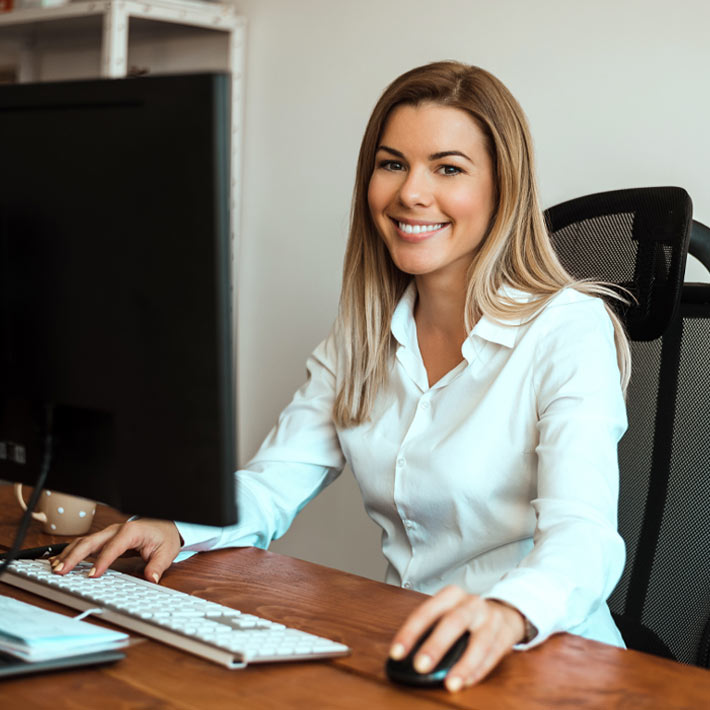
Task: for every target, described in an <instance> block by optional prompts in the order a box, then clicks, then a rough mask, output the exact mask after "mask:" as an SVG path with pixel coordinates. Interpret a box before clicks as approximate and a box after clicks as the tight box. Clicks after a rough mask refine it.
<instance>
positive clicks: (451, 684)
mask: <svg viewBox="0 0 710 710" xmlns="http://www.w3.org/2000/svg"><path fill="white" fill-rule="evenodd" d="M462 686H463V680H461V678H459V677H458V676H457V675H455V676H453V677H449V678H447V679H446V689H447V690H450V691H451V692H452V693H455V692H456V691H457V690H461V687H462Z"/></svg>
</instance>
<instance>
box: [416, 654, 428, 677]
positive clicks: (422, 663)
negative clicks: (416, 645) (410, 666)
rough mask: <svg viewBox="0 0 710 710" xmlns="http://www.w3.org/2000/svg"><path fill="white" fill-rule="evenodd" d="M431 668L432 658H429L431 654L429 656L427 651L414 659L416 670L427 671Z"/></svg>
mask: <svg viewBox="0 0 710 710" xmlns="http://www.w3.org/2000/svg"><path fill="white" fill-rule="evenodd" d="M430 669H431V658H429V656H427V655H426V653H420V654H419V655H418V656H417V657H416V658H415V659H414V670H415V671H417V673H426V672H427V671H428V670H430Z"/></svg>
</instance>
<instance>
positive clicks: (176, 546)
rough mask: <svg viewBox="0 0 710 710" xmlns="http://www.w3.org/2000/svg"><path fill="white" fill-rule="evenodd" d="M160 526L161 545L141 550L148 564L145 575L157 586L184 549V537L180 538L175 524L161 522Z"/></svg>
mask: <svg viewBox="0 0 710 710" xmlns="http://www.w3.org/2000/svg"><path fill="white" fill-rule="evenodd" d="M158 525H159V526H160V528H161V530H162V536H161V537H162V539H161V541H160V543H159V544H158V545H157V546H155V547H154V548H153V549H144V550H141V554H142V555H143V559H144V560H146V563H147V564H146V566H145V570H144V571H143V575H144V576H145V578H146V579H148V580H152V581H154V582H155V583H156V584H157V583H158V582H159V581H160V578H161V577H162V576H163V572H165V570H166V569H167V568H168V567H170V565H171V564H172V563H173V560H174V559H175V558H176V557H177V554H178V552H180V548H181V547H182V537H180V533H179V532H178V529H177V527H176V525H175V523H173V522H166V521H161V522H160V523H159V524H158ZM156 529H157V526H156Z"/></svg>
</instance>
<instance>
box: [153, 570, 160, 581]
mask: <svg viewBox="0 0 710 710" xmlns="http://www.w3.org/2000/svg"><path fill="white" fill-rule="evenodd" d="M153 579H154V580H155V583H156V584H157V583H158V581H159V580H160V577H158V573H157V572H153Z"/></svg>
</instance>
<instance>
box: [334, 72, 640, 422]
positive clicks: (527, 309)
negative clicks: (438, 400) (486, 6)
mask: <svg viewBox="0 0 710 710" xmlns="http://www.w3.org/2000/svg"><path fill="white" fill-rule="evenodd" d="M427 102H431V103H436V104H440V105H443V106H449V107H453V108H458V109H461V110H463V111H466V112H467V113H468V114H469V115H470V116H471V117H472V118H473V119H474V121H475V122H476V123H477V125H478V126H479V128H480V129H481V130H482V132H483V134H484V135H485V137H486V141H487V148H488V151H489V153H490V156H491V160H492V165H493V175H494V181H495V185H496V204H495V207H494V211H493V215H492V218H491V222H490V225H489V228H488V232H487V235H486V236H485V238H484V240H483V242H482V243H481V246H480V247H479V249H478V250H477V252H476V254H475V256H474V257H473V260H472V262H471V265H470V267H469V271H468V286H467V293H466V312H465V322H466V329H467V330H470V329H471V328H472V327H473V324H475V323H476V321H478V319H479V318H480V317H481V316H483V315H486V316H488V317H490V318H492V319H496V320H508V319H510V318H511V317H515V318H521V317H522V318H523V319H532V318H534V317H535V316H536V315H537V314H538V313H539V312H540V311H541V310H542V308H543V307H544V305H545V304H546V303H547V302H548V301H549V300H550V299H551V298H553V297H554V296H555V295H556V294H557V293H558V292H559V291H560V290H561V289H563V288H566V287H573V288H575V289H577V290H578V291H580V292H582V293H586V294H590V295H595V296H601V297H604V298H605V306H606V308H607V311H608V313H609V316H610V317H611V320H612V323H613V325H614V338H615V342H616V349H617V359H618V363H619V369H620V372H621V385H622V388H623V390H624V392H625V391H626V387H627V384H628V381H629V377H630V369H631V356H630V350H629V345H628V340H627V337H626V334H625V332H624V328H623V325H622V323H621V321H620V320H619V318H618V317H617V315H616V314H615V313H614V311H613V310H612V309H611V308H609V306H608V304H607V303H606V299H608V298H614V299H619V298H620V296H619V294H618V293H617V292H616V291H615V290H614V289H613V287H612V286H611V284H604V283H600V282H593V281H588V280H579V279H575V278H573V277H572V276H571V275H570V274H569V273H568V272H567V271H566V270H565V269H564V267H563V266H562V264H561V263H560V261H559V259H558V258H557V255H556V254H555V251H554V249H553V247H552V244H551V242H550V238H549V235H548V232H547V228H546V226H545V221H544V217H543V214H542V210H541V209H540V206H539V200H538V191H537V185H536V182H535V172H534V165H533V147H532V139H531V136H530V131H529V129H528V126H527V120H526V118H525V114H524V113H523V110H522V109H521V107H520V105H519V104H518V102H517V101H516V100H515V98H514V97H513V95H512V94H511V93H510V91H508V89H507V88H506V87H505V86H504V85H503V83H502V82H501V81H499V80H498V79H497V78H496V77H494V76H493V75H492V74H490V73H489V72H487V71H485V70H483V69H480V68H479V67H475V66H469V65H466V64H462V63H459V62H435V63H433V64H428V65H426V66H423V67H418V68H416V69H412V70H411V71H408V72H406V73H405V74H402V76H400V77H398V78H397V79H395V80H394V82H392V84H390V85H389V86H388V87H387V89H386V90H385V92H384V94H383V95H382V97H381V98H380V100H379V101H378V102H377V104H376V106H375V108H374V110H373V112H372V115H371V117H370V120H369V122H368V124H367V128H366V129H365V135H364V136H363V139H362V144H361V146H360V155H359V158H358V164H357V175H356V180H355V188H354V193H353V203H352V211H351V219H350V237H349V239H348V244H347V248H346V253H345V264H344V269H343V285H342V290H341V296H340V306H339V312H338V317H337V320H336V337H337V343H338V357H339V367H338V370H339V373H340V375H339V379H338V384H337V394H336V400H335V407H334V418H335V421H336V422H337V423H338V424H339V425H340V426H343V427H348V426H355V425H357V424H361V423H363V422H364V421H366V420H367V419H368V418H369V415H370V412H371V410H372V406H373V403H374V400H375V397H376V396H377V393H378V392H379V391H380V389H381V388H382V387H383V386H384V385H385V384H386V382H387V378H388V373H389V369H390V367H391V363H392V358H393V356H394V351H395V346H396V343H395V341H394V337H393V336H392V334H391V331H390V323H391V318H392V313H393V312H394V309H395V306H396V305H397V303H398V301H399V299H400V298H401V296H402V294H403V292H404V290H405V289H406V287H407V285H408V284H409V282H410V281H411V276H410V275H409V274H405V273H403V272H402V271H400V270H399V269H398V268H397V267H396V266H395V265H394V263H393V262H392V259H391V258H390V255H389V252H388V250H387V248H386V246H385V244H384V241H383V239H382V238H381V236H380V235H379V233H378V231H377V229H376V227H375V225H374V222H373V220H372V217H371V214H370V210H369V206H368V201H367V192H368V186H369V182H370V177H371V175H372V172H373V169H374V165H375V153H376V151H377V146H378V143H379V140H380V137H381V135H382V132H383V130H384V127H385V124H386V122H387V119H388V117H389V116H390V114H391V113H392V110H393V109H394V108H395V107H397V106H401V105H414V106H416V105H419V104H421V103H427ZM503 285H507V286H511V287H513V288H515V289H519V290H521V291H525V292H528V293H531V294H533V295H534V296H536V298H533V299H532V300H531V301H530V302H529V303H525V304H521V303H520V302H519V301H515V300H513V299H512V298H506V297H504V296H502V295H501V294H500V291H499V290H500V287H501V286H503Z"/></svg>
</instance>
